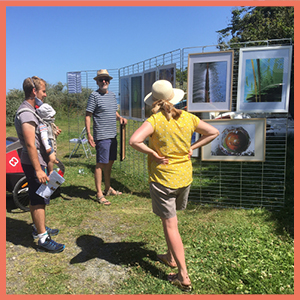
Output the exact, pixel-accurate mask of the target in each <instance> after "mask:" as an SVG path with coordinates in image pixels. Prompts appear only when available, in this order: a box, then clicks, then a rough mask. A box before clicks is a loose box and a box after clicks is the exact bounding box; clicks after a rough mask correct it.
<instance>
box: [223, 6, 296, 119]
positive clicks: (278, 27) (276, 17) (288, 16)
mask: <svg viewBox="0 0 300 300" xmlns="http://www.w3.org/2000/svg"><path fill="white" fill-rule="evenodd" d="M217 33H219V38H218V43H219V48H220V49H224V48H229V47H232V46H233V45H234V44H235V45H234V46H238V45H236V44H238V43H242V42H256V41H266V40H275V39H291V40H292V44H294V7H292V6H270V7H264V6H261V7H260V6H259V7H242V8H236V9H234V10H233V11H232V16H231V21H230V23H229V25H228V26H227V27H226V28H224V29H221V30H218V31H217ZM255 44H256V45H259V44H260V43H259V42H258V43H255ZM263 44H264V45H265V43H263ZM287 44H289V41H288V40H287ZM293 58H294V55H293ZM293 78H294V63H292V74H291V88H290V101H289V112H290V114H291V116H292V117H293V118H294V82H293Z"/></svg>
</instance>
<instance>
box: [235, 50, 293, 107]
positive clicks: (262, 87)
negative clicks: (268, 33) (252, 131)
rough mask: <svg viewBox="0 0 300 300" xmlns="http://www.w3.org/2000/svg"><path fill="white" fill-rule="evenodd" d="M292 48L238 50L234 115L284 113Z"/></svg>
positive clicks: (288, 86) (287, 96)
mask: <svg viewBox="0 0 300 300" xmlns="http://www.w3.org/2000/svg"><path fill="white" fill-rule="evenodd" d="M291 57H292V46H277V47H264V48H259V47H255V48H245V49H240V62H239V79H238V94H237V111H242V112H246V111H248V112H288V104H289V90H290V74H291Z"/></svg>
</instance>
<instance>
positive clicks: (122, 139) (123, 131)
mask: <svg viewBox="0 0 300 300" xmlns="http://www.w3.org/2000/svg"><path fill="white" fill-rule="evenodd" d="M125 147H126V125H124V124H120V161H123V160H124V159H125V149H126V148H125Z"/></svg>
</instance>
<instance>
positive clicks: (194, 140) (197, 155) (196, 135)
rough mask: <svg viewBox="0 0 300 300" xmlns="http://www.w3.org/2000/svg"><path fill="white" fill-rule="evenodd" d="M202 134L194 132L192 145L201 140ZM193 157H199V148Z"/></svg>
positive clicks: (194, 151)
mask: <svg viewBox="0 0 300 300" xmlns="http://www.w3.org/2000/svg"><path fill="white" fill-rule="evenodd" d="M199 137H200V134H199V133H198V132H194V133H193V135H192V141H191V145H193V144H194V143H195V142H196V141H198V140H199ZM192 157H199V148H197V149H195V150H193V154H192Z"/></svg>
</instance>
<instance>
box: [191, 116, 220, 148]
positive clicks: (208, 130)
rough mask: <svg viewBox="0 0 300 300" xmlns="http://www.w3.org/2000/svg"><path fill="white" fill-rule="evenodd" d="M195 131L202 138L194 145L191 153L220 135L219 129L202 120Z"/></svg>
mask: <svg viewBox="0 0 300 300" xmlns="http://www.w3.org/2000/svg"><path fill="white" fill-rule="evenodd" d="M195 131H196V132H198V133H200V134H201V137H200V138H199V139H198V140H197V141H196V142H195V143H193V144H192V146H191V151H193V150H195V149H197V148H200V147H202V146H205V145H207V144H209V143H210V142H212V141H213V140H214V139H215V138H216V137H217V136H218V135H219V130H218V129H216V128H215V127H213V126H211V125H210V124H208V123H205V122H204V121H202V120H200V122H199V124H198V126H197V128H196V130H195Z"/></svg>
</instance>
